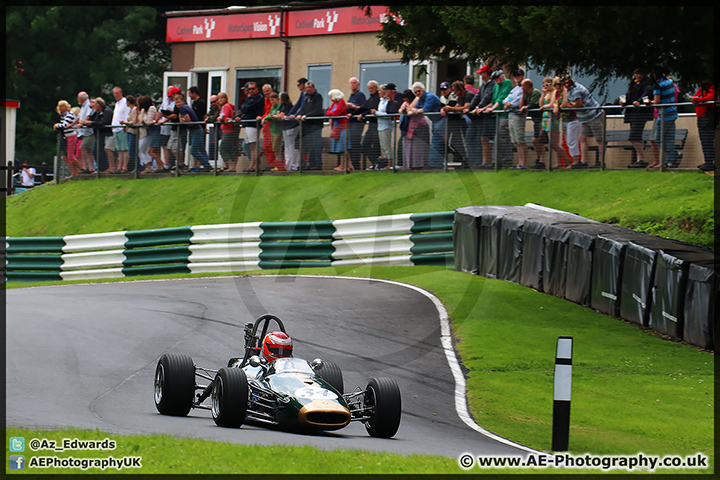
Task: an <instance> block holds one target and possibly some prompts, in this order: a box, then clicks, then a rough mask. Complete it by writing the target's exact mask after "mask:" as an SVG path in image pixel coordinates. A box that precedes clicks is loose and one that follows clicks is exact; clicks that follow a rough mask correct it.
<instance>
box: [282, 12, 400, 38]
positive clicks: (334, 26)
mask: <svg viewBox="0 0 720 480" xmlns="http://www.w3.org/2000/svg"><path fill="white" fill-rule="evenodd" d="M371 8H372V13H371V16H369V17H367V16H365V8H364V7H340V8H321V9H317V10H293V11H290V12H287V18H286V23H285V34H286V35H287V36H288V37H299V36H303V35H327V34H332V33H361V32H378V31H380V30H381V29H382V23H383V22H384V21H385V19H386V18H387V17H388V8H387V7H382V6H373V7H371Z"/></svg>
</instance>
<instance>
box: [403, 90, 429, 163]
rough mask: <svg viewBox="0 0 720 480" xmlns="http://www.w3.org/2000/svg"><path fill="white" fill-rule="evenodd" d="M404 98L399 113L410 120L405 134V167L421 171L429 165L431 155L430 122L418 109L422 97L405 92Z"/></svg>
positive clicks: (411, 92)
mask: <svg viewBox="0 0 720 480" xmlns="http://www.w3.org/2000/svg"><path fill="white" fill-rule="evenodd" d="M402 98H403V104H402V105H401V106H400V109H399V111H400V113H402V114H404V115H406V116H407V118H408V122H407V130H406V131H404V132H403V167H404V168H408V169H410V170H420V169H422V168H424V167H425V165H427V162H428V157H429V154H430V122H429V121H428V119H427V117H426V116H425V115H424V114H423V113H422V112H421V111H420V110H419V109H418V108H417V104H418V102H419V101H420V97H419V96H418V95H417V94H416V93H415V92H413V91H412V90H409V89H408V90H405V91H404V92H403V94H402ZM402 124H403V122H402V121H401V125H402Z"/></svg>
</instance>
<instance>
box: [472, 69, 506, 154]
mask: <svg viewBox="0 0 720 480" xmlns="http://www.w3.org/2000/svg"><path fill="white" fill-rule="evenodd" d="M490 78H492V80H493V81H494V82H495V86H494V87H493V96H492V100H491V101H490V103H489V104H488V105H487V106H486V107H485V108H482V109H480V112H481V113H482V112H485V113H490V112H492V111H494V110H500V111H501V112H502V113H500V114H497V113H496V114H494V115H500V129H499V130H498V132H497V133H496V135H497V137H496V141H497V143H498V153H499V156H500V161H501V162H503V163H506V162H508V163H510V164H512V144H511V143H510V132H509V131H508V114H507V113H505V112H504V105H503V100H505V98H507V96H508V95H509V94H510V91H511V90H512V88H513V86H512V82H511V81H510V80H508V79H507V78H505V72H503V71H502V70H495V71H494V72H493V73H492V75H491V76H490Z"/></svg>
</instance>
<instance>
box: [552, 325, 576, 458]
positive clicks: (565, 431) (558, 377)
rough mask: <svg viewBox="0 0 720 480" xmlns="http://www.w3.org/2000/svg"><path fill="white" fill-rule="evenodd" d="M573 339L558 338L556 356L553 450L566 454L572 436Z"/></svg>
mask: <svg viewBox="0 0 720 480" xmlns="http://www.w3.org/2000/svg"><path fill="white" fill-rule="evenodd" d="M572 350H573V337H558V341H557V352H556V354H555V391H554V394H553V428H552V450H553V451H554V452H566V451H567V449H568V442H569V436H570V394H571V391H572Z"/></svg>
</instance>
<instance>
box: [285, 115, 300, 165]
mask: <svg viewBox="0 0 720 480" xmlns="http://www.w3.org/2000/svg"><path fill="white" fill-rule="evenodd" d="M298 135H300V126H299V125H298V126H297V127H293V128H291V129H289V130H285V131H283V142H284V143H285V170H297V169H298V168H300V150H298V149H297V148H295V139H296V138H298Z"/></svg>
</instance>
